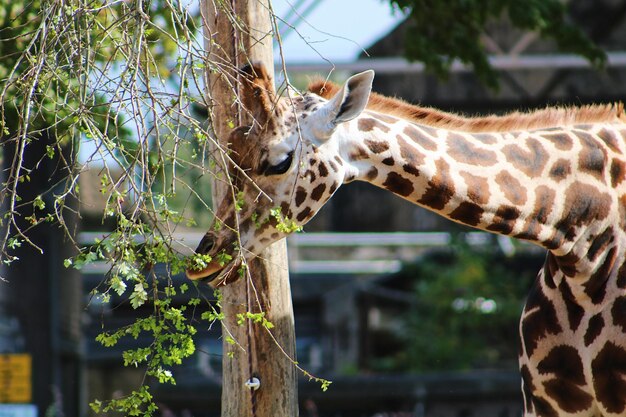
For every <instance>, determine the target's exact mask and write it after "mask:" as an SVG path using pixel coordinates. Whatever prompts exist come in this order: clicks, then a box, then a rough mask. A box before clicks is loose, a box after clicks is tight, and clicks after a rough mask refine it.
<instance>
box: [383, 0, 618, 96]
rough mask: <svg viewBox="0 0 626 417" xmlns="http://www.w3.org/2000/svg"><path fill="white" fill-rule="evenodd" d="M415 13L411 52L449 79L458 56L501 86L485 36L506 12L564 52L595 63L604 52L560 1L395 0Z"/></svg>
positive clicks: (410, 34) (411, 56) (409, 41)
mask: <svg viewBox="0 0 626 417" xmlns="http://www.w3.org/2000/svg"><path fill="white" fill-rule="evenodd" d="M390 3H391V4H392V5H393V6H395V7H398V8H400V9H403V10H407V11H408V12H409V14H410V20H411V23H412V24H411V26H410V29H409V30H408V33H407V41H406V51H405V52H406V55H407V57H408V58H409V59H411V60H415V61H422V62H424V64H425V65H426V68H427V69H429V70H431V71H433V72H434V73H436V74H437V75H439V76H442V77H445V76H446V75H447V74H448V71H449V69H450V66H451V64H452V62H453V61H454V59H459V60H460V61H461V62H463V63H465V64H471V65H472V66H473V67H474V70H475V72H476V74H477V75H478V76H479V77H480V79H481V81H482V82H484V83H485V84H487V85H488V86H491V87H496V86H497V74H496V72H495V71H494V70H493V68H492V67H491V65H490V64H489V61H488V59H487V53H486V52H485V48H484V46H483V43H482V42H481V39H480V37H481V35H482V34H483V33H484V28H485V26H486V25H487V24H488V23H489V21H490V20H493V19H497V18H500V17H502V16H503V15H505V16H506V17H508V19H509V20H510V21H511V23H512V24H513V25H514V26H515V27H517V28H520V29H524V30H530V31H536V32H538V33H539V34H540V35H541V36H542V37H543V38H547V39H551V40H554V41H555V42H556V44H557V46H558V48H559V49H560V50H561V51H564V52H571V53H575V54H578V55H582V56H584V57H585V58H587V59H588V60H589V61H591V62H592V63H593V64H594V65H596V66H601V65H603V64H604V63H605V61H606V55H605V53H604V52H603V51H602V50H601V49H600V48H599V47H598V46H597V45H595V44H594V43H593V42H592V41H591V40H590V39H589V38H588V37H587V36H586V35H585V34H584V33H583V32H582V31H581V30H580V29H579V28H578V27H577V26H575V25H574V24H573V23H572V22H570V21H569V20H568V17H567V2H563V1H561V0H527V1H519V0H452V1H437V0H390Z"/></svg>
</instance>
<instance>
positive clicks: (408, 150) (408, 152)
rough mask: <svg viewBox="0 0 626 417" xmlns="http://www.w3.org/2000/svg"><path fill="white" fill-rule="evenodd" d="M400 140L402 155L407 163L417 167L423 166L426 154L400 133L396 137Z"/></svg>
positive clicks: (399, 145)
mask: <svg viewBox="0 0 626 417" xmlns="http://www.w3.org/2000/svg"><path fill="white" fill-rule="evenodd" d="M396 139H397V140H398V147H399V148H400V156H401V157H402V160H403V161H404V162H405V164H406V165H410V166H412V167H413V168H415V169H418V167H420V166H422V165H423V164H424V163H425V161H426V156H425V155H424V154H422V153H421V152H419V151H418V150H417V149H415V147H414V146H411V145H409V143H407V141H406V140H404V138H403V137H402V136H400V135H398V136H397V137H396Z"/></svg>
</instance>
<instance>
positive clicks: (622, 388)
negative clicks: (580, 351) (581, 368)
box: [591, 342, 626, 415]
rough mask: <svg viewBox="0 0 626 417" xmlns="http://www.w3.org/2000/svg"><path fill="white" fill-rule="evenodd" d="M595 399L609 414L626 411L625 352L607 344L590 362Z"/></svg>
mask: <svg viewBox="0 0 626 417" xmlns="http://www.w3.org/2000/svg"><path fill="white" fill-rule="evenodd" d="M591 371H592V373H593V387H594V390H595V392H596V398H597V400H598V401H599V402H600V404H602V406H603V407H604V408H606V410H607V411H608V412H609V413H614V414H620V415H622V414H624V412H625V411H626V396H624V393H625V392H626V350H625V349H624V348H623V347H620V346H617V345H616V344H614V343H612V342H607V343H606V344H605V345H604V347H603V348H602V349H601V350H600V352H599V353H598V354H597V355H596V357H595V358H594V359H593V361H591Z"/></svg>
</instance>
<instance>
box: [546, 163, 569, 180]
mask: <svg viewBox="0 0 626 417" xmlns="http://www.w3.org/2000/svg"><path fill="white" fill-rule="evenodd" d="M571 173H572V164H571V162H570V161H569V160H567V159H565V158H560V159H558V160H557V161H556V162H554V164H552V167H551V168H550V174H549V175H550V178H552V179H553V180H555V181H557V182H558V181H562V180H564V179H565V178H567V177H569V176H570V175H571Z"/></svg>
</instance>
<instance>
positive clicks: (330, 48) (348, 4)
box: [272, 0, 402, 62]
mask: <svg viewBox="0 0 626 417" xmlns="http://www.w3.org/2000/svg"><path fill="white" fill-rule="evenodd" d="M272 5H273V8H274V12H275V13H276V14H277V15H278V16H281V17H283V18H284V17H285V16H287V15H288V13H289V11H290V10H291V9H292V8H293V6H298V5H299V6H300V7H298V10H300V11H301V12H303V11H305V10H306V9H307V8H308V7H311V10H312V11H311V12H310V14H308V15H307V16H306V17H305V19H304V20H301V21H300V22H299V23H298V24H297V28H296V29H297V31H298V33H295V32H292V33H286V32H284V36H285V40H284V43H283V51H284V55H285V59H286V61H287V62H310V61H313V62H319V61H322V60H323V58H322V57H324V58H325V59H328V60H331V61H334V62H343V61H350V60H353V59H355V58H356V56H357V55H358V54H359V52H360V51H361V50H362V48H366V47H368V46H369V45H370V44H372V43H373V42H374V41H376V40H377V39H379V38H380V37H381V36H383V35H385V34H386V33H388V32H389V31H390V30H391V29H393V27H394V26H395V25H396V24H398V23H399V21H400V20H402V14H401V13H399V12H397V11H396V12H395V13H394V12H392V8H391V6H390V5H389V2H388V1H386V0H273V1H272ZM293 19H295V16H293V17H292V18H291V19H289V21H290V22H292V21H293ZM307 41H308V44H307ZM275 53H276V54H278V51H276V52H275Z"/></svg>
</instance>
